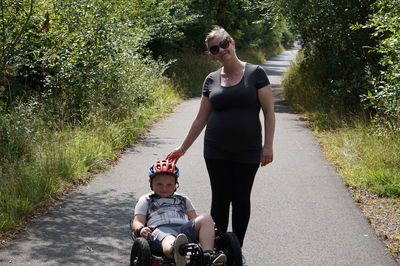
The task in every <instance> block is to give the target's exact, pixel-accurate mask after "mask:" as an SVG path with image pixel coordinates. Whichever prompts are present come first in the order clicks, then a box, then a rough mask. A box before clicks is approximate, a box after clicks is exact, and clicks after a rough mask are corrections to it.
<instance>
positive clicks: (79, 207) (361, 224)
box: [0, 50, 397, 266]
mask: <svg viewBox="0 0 400 266" xmlns="http://www.w3.org/2000/svg"><path fill="white" fill-rule="evenodd" d="M295 54H296V51H295V50H291V51H286V52H284V53H283V54H281V55H279V56H277V57H275V58H273V59H272V60H270V61H268V63H267V64H266V68H267V70H268V74H269V77H270V80H271V83H272V84H273V89H274V94H275V95H276V96H277V97H276V118H277V128H276V138H275V161H274V163H273V164H271V165H269V166H267V167H264V168H262V169H260V171H259V172H258V175H257V178H256V181H255V186H254V190H253V194H252V203H253V211H252V218H251V222H250V225H249V229H248V234H247V236H246V240H245V244H244V249H243V252H244V254H245V255H246V256H247V258H248V261H249V264H250V266H265V265H284V266H286V265H352V266H353V265H363V266H365V265H397V263H396V262H395V261H394V259H393V258H392V257H391V255H390V254H389V253H388V252H387V251H386V250H385V248H384V246H383V245H382V243H381V242H380V241H379V240H378V238H377V237H376V236H375V234H374V232H373V231H372V229H371V228H370V226H369V224H368V222H367V221H366V219H365V218H363V217H362V216H361V214H360V211H359V210H358V208H357V207H356V205H355V204H354V203H353V201H352V199H351V197H350V196H349V194H348V192H347V190H346V187H345V186H344V185H343V183H342V181H341V179H340V177H339V176H338V175H337V173H336V172H335V170H334V169H333V168H332V167H331V166H330V165H329V164H328V163H327V162H326V161H325V159H324V158H323V155H322V154H321V151H320V148H319V145H318V142H317V141H316V139H315V138H314V137H313V135H312V134H311V132H310V131H309V129H308V128H307V127H306V125H305V124H304V123H303V122H302V121H300V120H299V117H298V116H297V115H296V114H295V113H294V112H292V111H291V110H290V109H289V108H288V107H287V106H285V104H284V103H283V102H282V101H280V100H279V97H278V95H279V86H280V81H281V76H282V74H283V73H284V72H285V71H286V69H287V67H288V66H289V64H290V62H291V60H293V58H294V56H295ZM198 104H199V99H192V100H189V101H186V102H184V103H183V104H181V105H180V106H178V107H177V108H176V110H175V113H174V114H172V115H170V116H169V117H167V118H166V119H164V120H163V121H161V122H160V123H158V124H156V125H155V126H154V128H153V129H152V130H151V132H150V133H149V134H148V135H147V136H146V138H145V139H143V141H141V142H140V144H138V145H137V146H136V147H134V148H132V149H130V150H128V151H127V152H126V154H124V156H123V157H122V158H121V160H120V161H119V163H118V164H117V165H116V166H114V167H112V168H111V169H110V170H109V171H107V172H106V173H104V174H100V175H98V176H97V177H96V179H95V180H93V181H92V182H91V183H90V184H89V185H86V186H83V187H81V188H80V189H79V190H77V191H76V192H74V193H72V194H71V195H70V196H69V197H68V199H66V200H65V201H63V202H60V203H59V204H58V205H57V206H56V207H55V208H53V209H52V210H51V211H49V213H48V214H46V215H45V216H43V217H41V218H40V219H37V220H36V221H34V222H32V223H31V224H30V228H31V229H30V231H29V232H28V233H26V234H25V235H24V236H22V237H21V238H19V239H17V240H15V241H13V242H11V243H9V244H8V245H7V246H6V247H4V248H2V249H1V250H0V265H128V263H129V253H130V247H131V239H130V233H129V232H130V231H129V220H130V216H131V213H132V210H133V207H134V205H135V203H136V201H137V199H138V197H139V196H140V195H141V194H144V193H146V192H147V191H148V189H149V187H148V183H147V176H146V175H147V170H146V169H147V167H148V166H149V164H150V163H152V162H153V161H155V160H157V159H160V158H163V157H164V156H165V155H166V154H167V153H168V152H169V151H170V150H171V149H172V148H174V147H176V146H177V145H178V144H179V143H180V141H181V140H182V138H183V137H184V135H185V134H186V130H187V129H188V127H189V125H190V123H191V121H192V119H193V117H194V115H195V113H196V112H197V108H198ZM180 168H181V173H182V175H181V178H180V183H181V188H180V189H179V190H180V192H183V193H186V194H188V195H189V196H190V197H191V198H192V200H193V202H194V203H195V205H196V207H197V209H198V212H199V213H202V212H208V210H209V206H210V189H209V184H208V178H207V173H206V169H205V165H204V162H203V159H202V137H200V138H199V139H198V140H197V141H196V142H195V144H194V145H193V146H192V148H191V149H190V150H189V151H188V153H187V154H186V155H185V156H184V157H183V158H182V159H181V160H180Z"/></svg>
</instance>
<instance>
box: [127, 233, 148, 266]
mask: <svg viewBox="0 0 400 266" xmlns="http://www.w3.org/2000/svg"><path fill="white" fill-rule="evenodd" d="M151 258H152V256H151V251H150V246H149V243H148V242H147V240H146V239H144V238H142V237H138V238H136V239H135V241H133V245H132V250H131V264H130V265H131V266H150V265H151Z"/></svg>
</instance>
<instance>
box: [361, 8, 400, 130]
mask: <svg viewBox="0 0 400 266" xmlns="http://www.w3.org/2000/svg"><path fill="white" fill-rule="evenodd" d="M374 10H375V13H374V14H373V15H371V17H370V20H369V21H368V23H367V26H365V27H368V28H372V29H373V30H374V32H373V36H372V37H373V38H375V39H378V45H377V46H376V47H372V48H371V52H373V53H378V54H379V55H380V60H379V65H378V66H376V65H374V66H370V68H369V69H370V72H369V74H370V78H371V79H372V81H373V85H374V87H373V88H372V89H371V90H370V91H368V93H367V94H366V95H365V100H366V104H367V105H368V106H369V107H371V108H373V110H374V111H375V112H376V114H377V116H376V118H375V121H376V122H377V123H378V124H380V125H382V126H383V127H385V128H388V129H390V130H391V131H400V85H399V84H400V75H399V73H400V53H399V51H400V42H399V40H400V1H398V0H395V1H388V0H380V1H378V2H377V3H376V5H375V6H374ZM376 68H378V70H376ZM372 69H375V71H372Z"/></svg>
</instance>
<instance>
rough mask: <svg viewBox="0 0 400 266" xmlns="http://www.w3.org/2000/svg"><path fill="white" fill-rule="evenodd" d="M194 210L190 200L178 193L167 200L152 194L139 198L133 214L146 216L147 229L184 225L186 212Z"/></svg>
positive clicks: (186, 219)
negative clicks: (168, 225)
mask: <svg viewBox="0 0 400 266" xmlns="http://www.w3.org/2000/svg"><path fill="white" fill-rule="evenodd" d="M192 210H194V207H193V204H192V202H191V201H190V199H189V198H188V197H187V196H185V195H183V194H179V193H174V194H172V195H171V196H170V197H168V198H161V197H160V196H158V195H156V194H154V193H153V192H151V193H148V194H146V195H143V196H141V197H140V199H139V201H138V202H137V204H136V207H135V214H142V215H145V216H146V219H147V226H148V227H154V228H156V227H159V226H161V225H166V224H175V225H176V224H184V223H186V222H187V221H188V216H187V212H188V211H192Z"/></svg>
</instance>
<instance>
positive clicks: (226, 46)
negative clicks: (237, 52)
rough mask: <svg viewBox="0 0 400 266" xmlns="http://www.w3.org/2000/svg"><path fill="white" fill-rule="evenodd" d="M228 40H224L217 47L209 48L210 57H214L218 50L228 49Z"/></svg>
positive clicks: (229, 40) (229, 41)
mask: <svg viewBox="0 0 400 266" xmlns="http://www.w3.org/2000/svg"><path fill="white" fill-rule="evenodd" d="M231 41H232V40H231V39H230V38H226V39H225V40H223V41H222V42H220V43H219V44H218V45H214V46H211V47H210V48H209V49H208V50H209V51H210V53H211V54H212V55H216V54H218V53H219V48H222V49H226V48H228V47H229V44H230V43H231Z"/></svg>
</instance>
